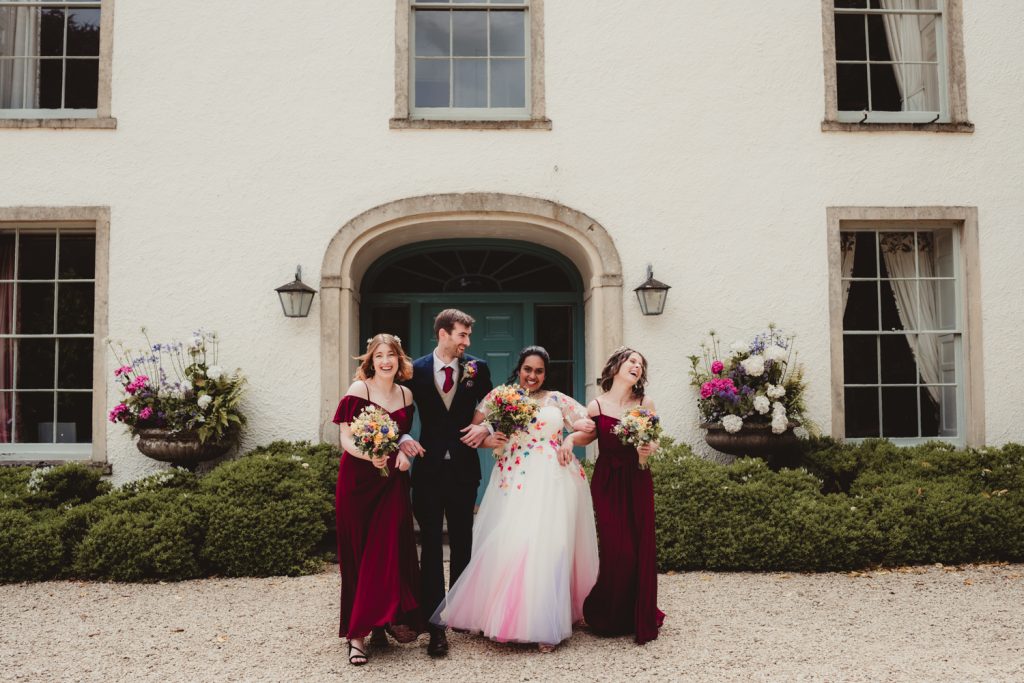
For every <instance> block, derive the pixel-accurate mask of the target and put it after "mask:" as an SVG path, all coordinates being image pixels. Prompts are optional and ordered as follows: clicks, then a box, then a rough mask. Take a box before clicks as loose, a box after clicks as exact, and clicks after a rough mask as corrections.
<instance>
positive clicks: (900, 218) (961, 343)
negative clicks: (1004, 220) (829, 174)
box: [827, 207, 985, 447]
mask: <svg viewBox="0 0 1024 683" xmlns="http://www.w3.org/2000/svg"><path fill="white" fill-rule="evenodd" d="M827 216H828V240H827V242H828V250H829V251H828V263H829V320H830V340H831V367H832V430H831V431H832V436H833V438H835V439H837V440H841V441H849V442H858V441H861V440H862V439H860V438H848V437H847V436H846V396H845V390H846V388H847V386H849V385H847V384H846V381H845V366H844V359H843V338H844V336H845V334H846V332H845V330H844V329H843V317H844V313H845V310H844V306H843V290H844V287H845V282H844V280H843V277H842V267H841V263H842V252H841V249H842V247H841V235H842V233H844V232H859V231H873V232H910V231H929V230H936V229H946V228H951V229H952V230H953V237H954V240H953V243H954V247H953V249H954V265H953V272H954V275H955V276H956V278H957V280H956V282H957V285H956V295H955V296H956V305H957V327H956V331H958V332H959V336H958V338H957V346H956V349H955V353H956V354H957V356H958V358H957V360H958V364H957V370H956V377H955V380H956V384H957V435H956V437H940V436H935V437H896V438H892V437H887V438H890V440H891V441H892V442H893V443H897V444H903V445H912V444H915V443H921V442H924V441H932V440H945V441H949V442H951V443H954V444H957V445H961V446H963V445H966V446H972V447H973V446H983V445H984V443H985V411H984V384H983V363H982V348H981V298H980V285H981V282H980V274H979V272H978V271H979V260H978V214H977V209H976V208H975V207H830V208H829V209H828V210H827ZM858 279H864V278H858ZM866 279H870V280H877V279H878V277H877V273H876V277H873V278H866ZM865 332H866V333H868V334H874V335H878V334H882V333H883V332H880V331H865ZM937 332H940V333H942V334H947V333H950V332H951V330H941V331H937ZM898 334H905V332H904V331H903V330H900V331H899V332H898ZM879 385H881V375H880V374H879ZM884 386H891V385H888V384H886V385H884ZM918 394H920V391H919V390H918ZM918 400H920V399H918ZM879 405H880V404H879ZM919 427H920V425H919ZM879 429H880V431H881V429H882V425H881V423H880V425H879ZM918 433H920V429H919V430H918Z"/></svg>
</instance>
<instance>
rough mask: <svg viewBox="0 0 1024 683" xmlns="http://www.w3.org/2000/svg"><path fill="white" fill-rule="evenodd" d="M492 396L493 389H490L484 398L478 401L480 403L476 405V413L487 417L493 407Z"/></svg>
mask: <svg viewBox="0 0 1024 683" xmlns="http://www.w3.org/2000/svg"><path fill="white" fill-rule="evenodd" d="M493 396H494V389H491V390H490V391H488V392H487V395H486V396H484V397H483V398H482V399H481V400H480V402H479V403H477V404H476V412H478V413H480V414H481V415H487V413H488V412H489V411H490V410H491V408H493V407H494V400H493V398H492V397H493Z"/></svg>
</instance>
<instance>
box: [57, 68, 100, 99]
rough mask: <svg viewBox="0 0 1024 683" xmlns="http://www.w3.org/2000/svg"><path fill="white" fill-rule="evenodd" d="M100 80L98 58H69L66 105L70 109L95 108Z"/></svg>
mask: <svg viewBox="0 0 1024 683" xmlns="http://www.w3.org/2000/svg"><path fill="white" fill-rule="evenodd" d="M99 81H100V62H99V60H98V59H69V60H68V61H67V78H66V82H65V93H64V106H65V107H66V108H68V109H95V108H96V99H97V92H98V89H99Z"/></svg>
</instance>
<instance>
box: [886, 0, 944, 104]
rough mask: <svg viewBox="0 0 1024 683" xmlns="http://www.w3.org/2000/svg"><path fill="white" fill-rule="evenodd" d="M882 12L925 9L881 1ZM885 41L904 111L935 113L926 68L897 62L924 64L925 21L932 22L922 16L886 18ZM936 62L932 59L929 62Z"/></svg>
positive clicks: (917, 0)
mask: <svg viewBox="0 0 1024 683" xmlns="http://www.w3.org/2000/svg"><path fill="white" fill-rule="evenodd" d="M881 2H882V9H889V10H899V9H922V7H921V0H881ZM883 18H884V19H885V37H886V39H887V40H888V43H889V54H890V55H891V56H892V61H894V62H897V63H896V64H893V65H892V68H893V71H895V73H896V84H897V85H898V86H899V89H900V99H902V100H903V111H932V110H935V109H937V108H938V105H937V104H935V103H932V102H930V101H929V100H930V99H931V98H930V97H929V89H928V83H927V73H926V72H927V67H925V66H924V65H923V64H900V63H898V62H922V61H926V59H925V44H924V41H923V40H922V39H921V31H922V28H923V27H922V23H921V22H922V21H923V20H928V21H931V20H932V19H931V17H930V16H926V15H920V14H885V15H883ZM931 59H934V56H932V55H929V56H928V60H931Z"/></svg>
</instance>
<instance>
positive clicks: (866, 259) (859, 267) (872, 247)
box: [843, 231, 878, 277]
mask: <svg viewBox="0 0 1024 683" xmlns="http://www.w3.org/2000/svg"><path fill="white" fill-rule="evenodd" d="M843 234H844V235H847V234H850V233H845V232H844V233H843ZM852 234H853V235H855V245H856V246H855V250H854V253H853V277H877V276H878V244H877V242H876V240H875V233H874V232H867V231H864V232H855V233H852Z"/></svg>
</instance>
